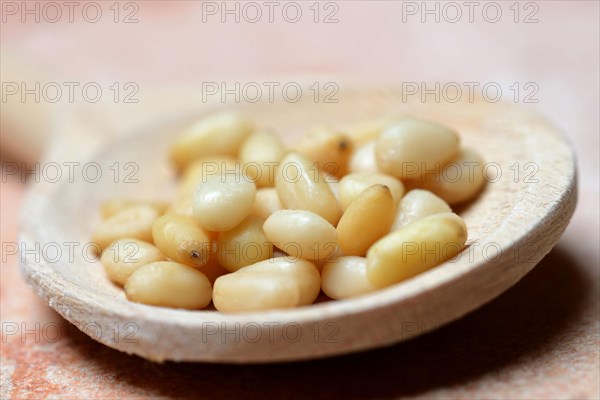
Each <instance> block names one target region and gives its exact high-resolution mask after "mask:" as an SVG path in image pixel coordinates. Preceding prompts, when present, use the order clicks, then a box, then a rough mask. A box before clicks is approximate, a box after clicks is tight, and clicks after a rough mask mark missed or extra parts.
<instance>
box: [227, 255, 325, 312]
mask: <svg viewBox="0 0 600 400" xmlns="http://www.w3.org/2000/svg"><path fill="white" fill-rule="evenodd" d="M257 272H265V273H267V272H269V273H270V272H273V273H278V274H282V275H289V276H291V277H293V279H294V281H295V282H296V283H297V284H298V287H299V290H300V291H299V294H300V297H299V299H298V304H297V305H299V306H304V305H308V304H312V303H314V302H315V300H316V299H317V296H318V295H319V292H320V290H321V275H319V270H318V269H317V267H316V266H315V265H314V264H313V263H312V262H310V261H307V260H302V259H299V258H293V257H290V256H286V257H280V258H271V259H269V260H265V261H263V262H259V263H256V264H252V265H250V266H248V267H246V268H242V269H240V270H239V271H238V273H240V274H241V273H243V274H254V273H257Z"/></svg>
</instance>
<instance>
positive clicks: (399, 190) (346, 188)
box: [339, 173, 404, 210]
mask: <svg viewBox="0 0 600 400" xmlns="http://www.w3.org/2000/svg"><path fill="white" fill-rule="evenodd" d="M373 185H384V186H387V187H388V188H389V189H390V192H391V194H392V198H393V199H394V202H396V203H397V202H398V201H399V200H400V199H401V198H402V196H404V185H403V184H402V182H400V181H399V180H398V179H396V178H394V177H393V176H390V175H384V174H366V173H360V174H348V175H346V176H345V177H343V178H342V179H341V180H340V185H339V190H340V204H341V206H342V209H343V210H346V209H347V208H348V207H349V206H350V203H352V202H353V201H354V200H355V199H356V198H357V197H358V196H359V195H360V194H361V193H362V192H363V191H365V190H366V189H368V188H370V187H371V186H373Z"/></svg>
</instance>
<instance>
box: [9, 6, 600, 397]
mask: <svg viewBox="0 0 600 400" xmlns="http://www.w3.org/2000/svg"><path fill="white" fill-rule="evenodd" d="M0 5H1V11H2V20H1V25H0V26H1V27H0V33H1V35H0V45H1V49H0V56H1V57H0V63H1V64H0V67H1V68H0V75H1V80H2V103H1V118H0V120H1V127H0V128H1V130H0V135H1V136H0V138H1V150H0V156H1V157H2V162H3V164H2V170H3V174H2V183H1V185H2V186H1V218H0V219H1V221H2V222H1V235H2V242H3V245H4V244H5V243H13V242H15V241H16V240H17V239H16V232H17V214H18V212H26V210H20V204H21V202H22V199H23V196H24V195H25V193H26V190H27V185H26V184H25V182H24V179H22V177H21V176H20V175H19V174H16V175H15V174H7V173H6V168H7V165H8V163H11V165H15V163H16V164H17V165H19V166H23V165H33V164H34V163H35V162H36V161H37V160H39V159H40V157H42V155H43V154H44V152H45V151H46V150H47V148H48V146H49V145H50V144H52V143H53V142H54V141H55V140H56V137H57V136H56V135H60V134H61V132H59V131H57V130H58V129H57V127H60V129H68V119H69V116H71V115H75V116H84V119H86V120H87V121H89V124H90V126H91V125H94V128H95V129H93V130H94V131H95V133H93V134H95V135H101V136H103V137H102V140H104V139H106V138H108V137H109V136H111V135H126V134H128V133H130V132H131V131H132V130H134V129H135V127H136V126H140V125H141V124H143V123H148V121H153V120H155V119H156V118H159V117H161V116H163V115H164V116H168V115H170V114H172V113H175V112H178V111H180V110H181V109H183V108H185V106H186V104H185V103H186V97H185V96H183V95H180V93H182V92H185V93H187V94H189V93H193V94H194V95H196V96H202V95H207V90H208V89H209V87H208V86H207V83H217V84H218V83H220V82H224V81H229V82H241V83H242V85H243V84H244V83H247V82H259V83H261V82H287V81H293V80H294V79H300V78H302V77H307V76H311V77H327V78H316V80H317V81H319V82H321V83H325V82H332V81H333V82H352V81H354V80H356V81H361V82H363V81H376V82H389V83H390V84H394V85H398V86H399V85H402V84H403V83H405V84H406V83H416V84H417V85H420V84H421V83H425V82H427V85H429V86H427V88H432V87H435V84H436V83H438V84H440V86H442V87H443V86H444V85H445V84H448V83H456V84H458V85H459V86H460V87H462V88H465V90H466V88H467V87H468V85H469V84H471V85H474V86H476V87H477V88H479V89H477V90H479V93H481V89H480V88H481V87H484V86H485V85H492V86H493V87H494V88H500V89H501V100H503V101H510V102H517V103H521V104H522V106H523V107H528V108H532V109H534V110H537V111H539V112H541V113H542V114H544V115H545V116H546V117H547V118H548V119H550V120H551V121H552V122H553V123H554V124H555V125H556V126H558V127H559V128H560V129H561V130H562V131H564V132H565V134H566V135H567V136H568V137H569V139H570V141H571V142H572V143H573V146H574V148H575V151H576V152H577V156H578V167H579V172H580V175H579V204H578V210H577V211H576V214H575V217H574V218H573V220H572V222H571V225H570V226H569V228H568V229H567V232H566V233H565V235H564V237H563V239H562V240H561V242H560V243H559V245H558V246H557V248H556V249H555V250H554V251H553V252H552V253H551V254H550V255H549V256H548V257H546V259H544V261H542V263H541V264H540V265H539V266H538V267H536V269H535V270H534V272H533V273H531V274H530V275H529V276H527V277H526V278H525V279H524V280H523V281H522V282H521V283H519V284H518V285H517V286H516V287H515V288H514V289H511V291H509V292H507V293H506V294H505V295H503V296H501V297H500V298H499V299H498V300H496V301H494V302H493V303H491V304H490V305H488V306H486V307H484V308H483V309H482V310H479V311H477V312H476V313H474V314H471V315H469V316H468V317H466V318H465V319H463V320H461V321H458V322H456V323H453V324H451V325H450V326H448V327H445V328H442V329H441V330H439V331H437V332H434V333H432V334H429V335H426V336H424V337H423V338H419V339H417V340H415V341H413V342H409V343H406V344H401V345H398V346H394V347H392V348H391V349H385V350H377V351H372V352H368V353H365V354H359V355H354V356H347V357H340V358H335V359H332V360H325V361H318V362H310V363H300V364H292V365H285V366H282V367H269V366H263V367H257V368H256V369H253V371H254V372H250V371H249V370H247V369H241V368H239V367H225V366H200V365H187V366H181V365H179V366H177V365H172V364H167V365H163V366H156V365H148V363H146V362H144V361H143V360H140V359H137V358H135V357H129V356H126V355H123V354H120V353H117V352H115V351H113V350H110V349H105V348H103V347H102V346H101V345H99V344H96V343H95V342H93V341H92V340H90V339H88V338H87V337H85V336H84V335H82V334H80V333H79V332H77V330H76V329H71V330H68V329H66V330H65V331H66V332H68V333H66V334H65V335H63V337H61V339H60V340H59V341H57V342H55V343H47V342H46V343H38V342H36V341H19V340H18V339H17V340H16V341H15V340H12V339H11V341H8V340H5V336H4V332H3V338H2V344H1V356H2V359H1V360H2V363H1V364H2V369H1V371H2V379H1V383H2V385H1V386H2V393H1V397H2V398H5V397H14V398H31V397H44V396H50V395H56V396H65V397H68V396H71V397H72V396H74V395H75V394H78V395H81V394H82V393H83V394H86V393H87V394H94V395H95V396H99V397H105V398H106V397H123V396H125V397H131V396H159V395H164V396H186V395H190V394H192V393H195V392H193V390H192V389H194V388H199V387H200V386H202V385H212V386H214V381H215V380H221V379H227V380H229V379H231V381H230V382H229V384H230V389H228V391H227V394H228V395H229V396H230V397H236V396H241V395H242V394H244V393H245V394H246V395H249V396H250V397H252V395H257V396H258V395H276V396H283V395H289V393H292V392H293V393H294V394H296V395H311V396H313V397H319V396H318V395H319V394H320V393H317V392H314V391H313V390H312V389H311V388H310V387H312V386H319V385H320V384H323V382H324V381H328V380H329V379H326V376H325V375H326V374H331V375H330V376H331V379H330V380H329V381H330V382H331V384H332V385H334V386H335V385H337V384H339V385H342V384H343V385H345V387H346V388H347V391H346V392H337V394H340V393H345V394H347V395H348V396H346V397H365V398H369V397H388V396H412V397H419V396H420V397H423V398H432V397H440V398H453V397H462V398H467V397H468V398H598V397H599V396H600V393H599V392H598V391H599V390H600V389H599V383H598V380H599V378H600V376H599V374H600V371H599V368H600V366H599V361H598V357H599V354H598V346H599V344H600V343H599V341H598V334H599V322H598V313H599V311H600V310H599V303H598V279H599V268H600V267H599V262H600V261H599V255H598V254H599V253H598V243H599V233H598V225H599V215H598V204H599V196H598V190H599V180H598V170H599V161H598V160H599V146H600V144H599V137H600V135H599V133H600V124H599V109H600V87H599V79H600V78H599V77H600V70H599V58H600V52H599V41H600V39H599V36H600V32H599V16H600V15H599V13H600V8H599V3H598V2H597V1H595V0H592V1H582V0H576V1H497V2H490V1H474V2H443V1H426V2H420V1H419V2H411V1H361V0H359V1H333V2H328V1H297V2H288V1H283V2H279V1H275V2H260V1H259V2H245V1H226V2H222V1H218V2H211V1H193V0H190V1H178V0H176V1H157V0H153V1H96V2H85V1H74V2H61V1H58V2H45V1H24V2H22V1H1V2H0ZM263 87H264V86H263ZM97 88H100V90H101V93H102V94H101V95H100V96H96V95H95V94H94V93H95V92H94V90H96V89H97ZM71 89H72V90H71ZM84 89H85V90H84ZM341 89H342V90H343V88H341ZM265 90H266V89H265ZM420 94H421V93H419V94H418V95H420ZM219 95H220V93H219V94H217V95H216V96H219ZM424 95H425V96H427V95H426V94H424ZM429 96H430V97H431V95H429ZM242 100H243V99H242ZM444 100H445V99H444V98H443V96H442V99H441V101H444ZM65 116H66V117H65ZM65 119H66V120H67V122H66V123H65ZM58 120H60V121H58ZM78 129H82V130H85V129H86V127H85V126H84V127H80V128H78ZM76 134H77V133H76ZM81 134H82V135H83V134H84V133H83V132H82V133H81ZM22 163H27V164H22ZM4 248H5V247H4V246H3V256H2V266H1V274H2V283H1V292H0V294H1V299H2V303H1V318H2V321H3V322H4V321H17V322H19V323H21V322H23V321H26V322H29V323H35V322H39V321H62V320H61V318H60V317H59V316H57V315H56V314H55V313H54V312H53V311H51V310H50V309H49V308H48V307H47V306H46V305H45V304H44V303H43V302H42V301H41V300H39V299H38V298H37V297H35V296H34V295H33V293H32V292H30V290H29V289H28V288H27V287H26V286H25V284H24V283H23V282H22V281H21V279H20V277H19V275H18V257H17V256H15V255H10V256H7V255H6V254H4ZM60 323H61V324H66V323H65V322H64V321H62V322H60ZM3 330H4V326H3ZM427 360H429V361H427ZM395 362H398V363H401V364H402V365H405V366H404V367H400V371H401V372H402V374H404V376H405V377H406V379H400V381H398V377H396V376H395V375H393V374H389V373H385V372H382V370H380V369H379V368H382V366H385V370H386V371H387V370H388V368H394V367H395ZM406 365H415V368H414V369H413V368H407V367H406ZM228 368H229V369H228ZM132 369H134V370H136V371H137V372H133V373H131V374H130V376H129V377H127V378H123V375H124V374H129V371H130V370H132ZM141 371H143V374H142V373H141ZM315 371H316V372H317V374H321V379H320V380H316V378H314V377H312V374H313V373H314V372H315ZM332 371H333V372H332ZM236 375H237V376H236ZM200 376H201V377H200ZM232 376H233V377H232ZM349 376H350V377H356V379H348V377H349ZM192 377H193V379H198V381H197V382H196V383H194V384H193V385H191V386H190V387H187V388H185V387H182V385H185V384H186V379H187V378H192ZM360 377H362V379H363V381H361V378H360ZM365 377H368V378H369V379H366V378H365ZM296 378H298V379H301V380H304V382H308V383H311V382H313V383H314V384H313V385H308V386H310V387H309V388H307V387H306V386H304V385H300V384H299V383H298V381H297V380H296ZM157 379H159V380H164V382H165V386H160V385H157V384H155V383H154V382H152V381H155V380H157ZM248 381H252V382H260V384H259V383H255V384H249V383H248ZM354 381H356V383H355V382H354ZM316 382H318V384H317V383H316ZM358 382H362V384H360V385H359V384H358ZM76 383H77V385H76ZM199 385H200V386H199ZM217 385H220V384H217ZM339 385H338V386H339ZM75 386H77V387H75ZM259 386H260V387H259ZM202 387H203V386H202ZM338 389H339V388H338ZM323 390H328V391H332V390H337V389H335V388H328V389H323ZM190 391H191V392H190ZM323 393H328V394H329V395H330V396H329V397H332V396H333V395H334V393H333V392H323ZM205 394H206V395H207V397H219V396H218V395H219V393H218V392H216V391H215V389H214V388H212V389H210V388H209V389H207V390H206V392H205ZM321 394H322V393H321Z"/></svg>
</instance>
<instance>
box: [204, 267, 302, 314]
mask: <svg viewBox="0 0 600 400" xmlns="http://www.w3.org/2000/svg"><path fill="white" fill-rule="evenodd" d="M246 268H248V267H246ZM299 301H300V288H299V287H298V284H297V283H296V282H295V281H294V277H293V276H290V275H286V274H281V273H277V272H255V273H253V274H240V273H239V271H238V272H235V273H232V274H227V275H223V276H221V277H219V278H217V280H216V281H215V287H214V290H213V304H214V305H215V308H216V309H217V310H218V311H221V312H225V313H234V312H249V311H262V310H273V309H279V308H292V307H296V306H298V303H299Z"/></svg>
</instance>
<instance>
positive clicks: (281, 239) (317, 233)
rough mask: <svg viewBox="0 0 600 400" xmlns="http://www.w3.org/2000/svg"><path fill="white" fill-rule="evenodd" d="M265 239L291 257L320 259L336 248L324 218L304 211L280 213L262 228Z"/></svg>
mask: <svg viewBox="0 0 600 400" xmlns="http://www.w3.org/2000/svg"><path fill="white" fill-rule="evenodd" d="M263 229H264V232H265V235H267V238H268V239H269V240H270V241H271V242H272V243H273V244H274V245H275V246H277V247H279V248H280V249H282V250H283V251H285V252H286V253H288V254H290V255H291V256H294V257H298V258H303V259H305V260H322V259H324V258H327V257H329V256H331V254H333V253H334V252H335V249H336V246H337V240H336V232H335V227H334V226H333V225H331V224H330V223H329V222H328V221H327V220H326V219H325V218H323V217H321V216H319V215H317V214H315V213H312V212H310V211H306V210H281V211H277V212H275V213H273V214H272V215H271V216H270V217H269V218H267V220H266V221H265V224H264V225H263Z"/></svg>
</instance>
